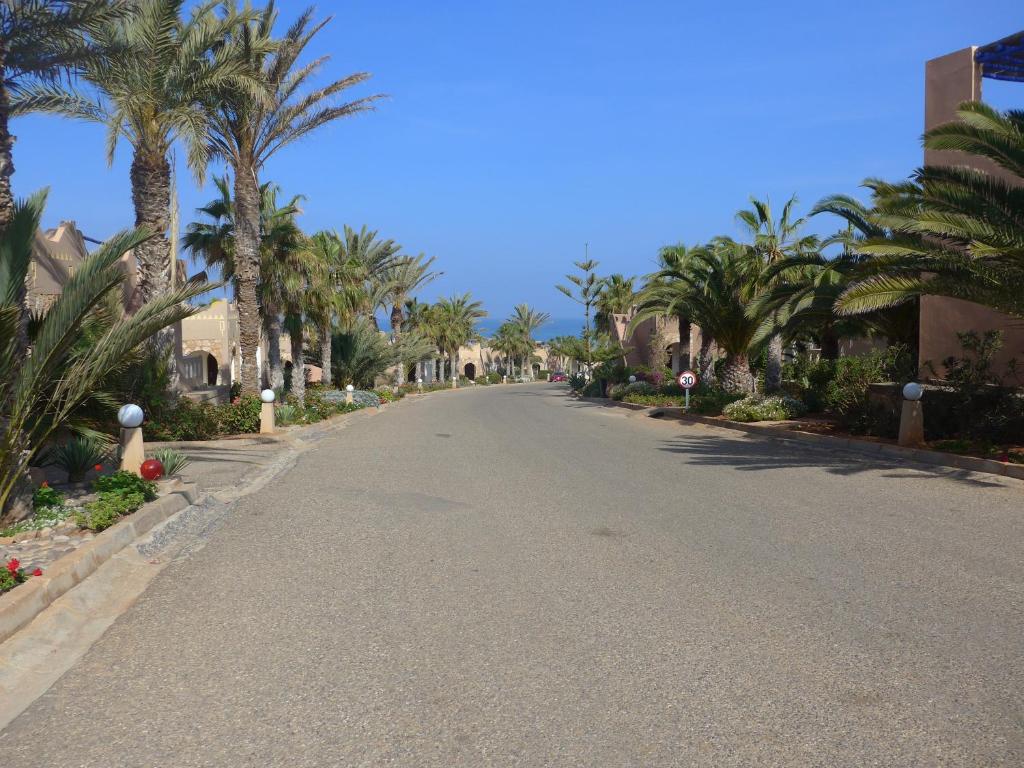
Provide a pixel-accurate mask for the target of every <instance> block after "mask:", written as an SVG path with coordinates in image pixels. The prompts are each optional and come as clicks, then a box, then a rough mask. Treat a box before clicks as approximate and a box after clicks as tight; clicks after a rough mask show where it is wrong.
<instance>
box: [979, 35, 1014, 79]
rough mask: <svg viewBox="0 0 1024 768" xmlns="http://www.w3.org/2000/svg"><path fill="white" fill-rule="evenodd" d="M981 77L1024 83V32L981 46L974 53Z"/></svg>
mask: <svg viewBox="0 0 1024 768" xmlns="http://www.w3.org/2000/svg"><path fill="white" fill-rule="evenodd" d="M974 60H975V61H976V62H978V63H979V64H981V76H982V77H990V78H992V79H993V80H1014V81H1017V82H1024V30H1021V31H1020V32H1015V33H1014V34H1012V35H1010V36H1009V37H1004V38H1003V39H1002V40H996V42H994V43H989V44H988V45H983V46H981V47H980V48H978V50H977V51H975V53H974Z"/></svg>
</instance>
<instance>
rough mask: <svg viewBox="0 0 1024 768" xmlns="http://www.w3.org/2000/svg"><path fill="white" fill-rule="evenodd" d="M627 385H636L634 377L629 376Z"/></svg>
mask: <svg viewBox="0 0 1024 768" xmlns="http://www.w3.org/2000/svg"><path fill="white" fill-rule="evenodd" d="M629 383H630V384H636V376H632V375H631V376H630V377H629Z"/></svg>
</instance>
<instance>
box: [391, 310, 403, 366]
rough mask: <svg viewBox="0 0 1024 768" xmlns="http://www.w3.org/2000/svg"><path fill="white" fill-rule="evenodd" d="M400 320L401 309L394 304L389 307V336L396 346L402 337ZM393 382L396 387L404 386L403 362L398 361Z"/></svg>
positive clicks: (401, 318) (401, 317)
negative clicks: (393, 339)
mask: <svg viewBox="0 0 1024 768" xmlns="http://www.w3.org/2000/svg"><path fill="white" fill-rule="evenodd" d="M402 320H404V317H403V316H402V307H401V305H400V304H398V303H395V304H394V305H392V307H391V335H392V336H394V338H395V343H396V344H397V343H398V340H399V339H400V338H401V336H402ZM395 382H396V383H397V384H398V386H402V385H403V384H405V361H403V360H399V361H398V375H397V376H395Z"/></svg>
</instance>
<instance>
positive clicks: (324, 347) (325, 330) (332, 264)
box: [306, 232, 354, 384]
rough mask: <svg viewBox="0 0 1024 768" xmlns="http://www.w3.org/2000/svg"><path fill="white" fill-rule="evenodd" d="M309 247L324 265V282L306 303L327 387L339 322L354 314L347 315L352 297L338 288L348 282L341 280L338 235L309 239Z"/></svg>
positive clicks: (321, 234) (341, 263) (320, 234)
mask: <svg viewBox="0 0 1024 768" xmlns="http://www.w3.org/2000/svg"><path fill="white" fill-rule="evenodd" d="M307 247H308V248H309V249H310V250H311V251H312V252H313V254H315V258H316V259H317V260H318V261H319V262H320V264H321V270H322V276H323V277H322V279H321V280H320V281H319V284H318V285H317V286H316V288H317V289H316V290H315V291H311V293H310V295H309V296H308V297H307V300H306V313H307V315H308V316H309V318H310V321H311V323H312V324H313V326H314V327H315V329H316V336H317V343H318V345H319V347H320V369H321V370H322V371H323V380H324V382H325V383H328V384H329V383H330V382H331V376H332V371H331V367H332V366H331V337H332V335H333V333H334V328H335V318H336V317H338V316H339V315H345V317H346V321H348V320H349V318H350V317H351V316H352V315H354V312H351V313H349V312H346V307H350V306H351V302H346V299H347V298H350V296H351V293H345V292H343V291H339V290H338V288H337V286H338V285H339V284H345V283H346V282H347V281H346V280H344V278H343V277H342V276H341V273H342V272H343V271H344V270H345V268H346V266H348V265H346V264H345V263H344V262H343V261H342V257H341V239H340V238H339V237H338V234H337V233H336V232H317V233H315V234H314V235H313V236H311V237H310V238H309V241H308V243H307Z"/></svg>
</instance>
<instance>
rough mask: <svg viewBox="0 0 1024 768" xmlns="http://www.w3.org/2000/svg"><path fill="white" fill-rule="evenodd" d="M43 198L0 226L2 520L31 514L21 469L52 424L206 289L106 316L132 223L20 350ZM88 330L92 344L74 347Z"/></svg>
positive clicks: (182, 291) (135, 236) (189, 310)
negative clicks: (24, 294) (27, 349)
mask: <svg viewBox="0 0 1024 768" xmlns="http://www.w3.org/2000/svg"><path fill="white" fill-rule="evenodd" d="M45 201H46V195H45V193H40V194H37V195H35V196H33V197H32V198H30V199H29V200H28V201H26V202H21V203H16V204H15V208H14V215H13V216H12V217H11V219H10V220H9V221H8V224H7V226H6V227H5V228H4V229H3V230H0V421H2V422H3V424H4V429H3V431H2V432H0V524H6V523H7V522H10V521H12V519H13V518H16V517H21V516H23V515H25V514H27V513H28V512H30V511H31V493H29V494H28V497H29V499H28V501H27V502H26V501H25V490H26V489H27V487H28V485H27V483H26V479H25V473H26V469H27V467H28V464H29V462H30V461H31V460H32V457H33V456H34V455H35V454H36V452H37V451H38V450H39V448H40V447H41V446H42V445H43V443H44V442H45V441H46V440H47V438H49V437H50V436H51V435H52V434H53V433H54V431H56V430H57V429H58V428H60V427H62V426H64V425H65V424H66V423H67V422H68V420H69V419H70V418H71V417H72V415H73V414H74V412H75V411H76V409H78V408H79V407H80V406H81V405H82V404H83V403H84V402H85V401H87V400H89V399H90V398H93V399H95V397H96V395H97V390H98V389H99V387H100V386H101V385H102V383H103V382H104V380H105V379H107V378H108V377H110V376H111V374H113V373H115V372H117V371H119V370H123V367H124V365H125V364H126V361H128V360H130V359H131V357H132V352H133V351H134V350H136V349H137V348H138V347H139V345H140V344H142V343H143V342H144V341H145V340H146V339H148V338H149V337H150V336H152V334H154V333H155V332H156V331H158V330H160V329H161V328H165V327H167V326H168V325H171V324H173V323H176V322H178V321H179V320H182V319H184V318H186V317H189V316H190V315H193V314H195V313H196V312H198V311H199V309H201V307H200V306H198V305H190V304H188V301H189V300H190V299H194V298H195V297H197V296H199V295H201V294H202V293H205V292H206V291H208V290H209V289H210V286H208V285H205V284H200V283H196V282H189V283H186V284H184V285H183V286H181V287H179V288H177V289H175V290H173V291H170V292H168V293H167V294H165V295H163V296H160V297H158V298H156V299H154V300H152V301H149V302H147V303H146V304H143V305H142V306H141V307H140V308H139V309H138V311H137V312H135V313H134V314H133V315H121V316H119V317H116V318H114V319H112V320H109V321H105V320H104V318H103V317H102V316H100V315H98V314H97V312H96V310H97V309H98V308H99V307H100V306H101V305H102V304H103V303H104V302H105V301H106V300H108V299H110V298H111V297H112V294H117V293H119V292H120V290H121V283H122V282H123V281H124V279H125V274H124V272H123V270H122V269H121V267H120V259H121V257H122V256H123V255H124V254H125V253H126V252H127V251H128V250H130V249H132V248H136V247H138V245H139V244H140V243H141V242H142V241H143V240H145V238H146V237H148V236H149V233H147V232H144V231H141V230H135V231H132V232H123V233H121V234H119V235H116V236H114V237H113V238H111V239H110V240H108V241H107V242H106V243H105V244H104V245H103V246H101V247H100V248H99V250H97V251H96V252H95V253H93V254H92V255H91V256H89V257H88V258H87V259H85V260H84V261H83V262H82V264H81V265H80V266H79V268H78V270H77V271H76V272H75V273H74V274H73V275H71V276H70V277H69V278H68V280H67V282H66V283H65V284H64V287H63V289H62V291H61V294H60V296H59V297H58V298H57V299H56V301H54V303H53V304H52V305H51V306H50V307H49V308H48V309H47V310H46V311H45V312H44V313H43V314H42V315H41V316H40V317H39V318H38V319H37V321H36V322H34V323H33V328H32V337H31V344H32V354H31V355H29V356H28V357H26V356H24V355H23V354H21V353H20V351H19V349H18V344H17V333H16V329H17V324H18V322H19V318H20V312H21V306H20V304H19V299H18V292H19V289H20V286H21V285H23V284H24V282H25V278H26V276H27V274H28V270H29V266H30V264H31V261H32V248H33V242H34V238H35V235H36V232H37V230H38V228H39V220H40V218H41V217H42V212H43V208H44V206H45ZM82 336H87V337H88V338H89V339H90V343H89V344H77V343H76V342H77V341H78V340H79V338H80V337H82Z"/></svg>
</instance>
